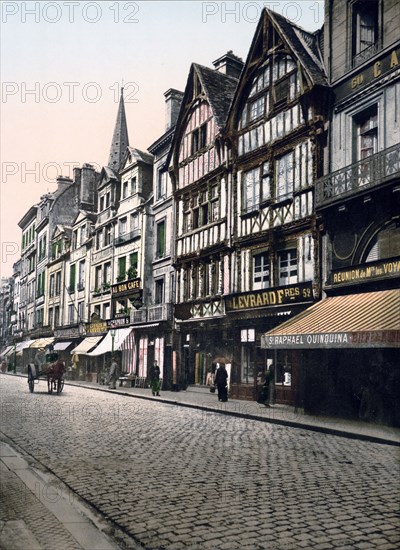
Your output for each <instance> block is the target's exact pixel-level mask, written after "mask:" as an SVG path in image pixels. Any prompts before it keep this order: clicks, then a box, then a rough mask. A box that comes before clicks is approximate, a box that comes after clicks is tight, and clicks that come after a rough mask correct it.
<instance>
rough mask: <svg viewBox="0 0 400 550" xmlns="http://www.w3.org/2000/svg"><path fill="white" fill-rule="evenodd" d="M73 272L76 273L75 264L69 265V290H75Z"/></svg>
mask: <svg viewBox="0 0 400 550" xmlns="http://www.w3.org/2000/svg"><path fill="white" fill-rule="evenodd" d="M75 273H76V264H72V265H70V266H69V288H68V291H69V292H75Z"/></svg>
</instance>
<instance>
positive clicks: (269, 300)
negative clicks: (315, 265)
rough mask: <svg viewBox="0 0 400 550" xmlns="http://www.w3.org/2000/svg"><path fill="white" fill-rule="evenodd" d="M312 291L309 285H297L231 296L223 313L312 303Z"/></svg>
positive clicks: (228, 297)
mask: <svg viewBox="0 0 400 550" xmlns="http://www.w3.org/2000/svg"><path fill="white" fill-rule="evenodd" d="M313 301H314V296H313V290H312V284H311V283H299V284H297V285H288V286H280V287H276V288H266V289H265V290H254V291H253V292H243V293H242V294H233V295H231V296H227V297H226V298H225V311H226V312H229V311H238V310H242V309H253V308H260V307H271V306H281V305H286V304H294V303H299V302H302V303H304V302H313Z"/></svg>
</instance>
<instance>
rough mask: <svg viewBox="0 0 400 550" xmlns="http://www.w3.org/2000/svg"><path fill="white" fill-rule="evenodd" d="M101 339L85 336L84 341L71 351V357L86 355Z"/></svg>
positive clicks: (100, 337)
mask: <svg viewBox="0 0 400 550" xmlns="http://www.w3.org/2000/svg"><path fill="white" fill-rule="evenodd" d="M102 338H103V337H102V336H87V337H86V338H85V339H84V340H82V342H81V343H80V344H78V345H77V346H76V348H74V349H73V350H72V351H71V355H75V354H77V355H80V354H85V353H87V352H88V351H90V350H91V349H93V348H94V347H95V346H97V344H98V343H99V342H100V340H101V339H102Z"/></svg>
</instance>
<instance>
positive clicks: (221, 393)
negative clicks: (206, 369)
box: [214, 363, 228, 402]
mask: <svg viewBox="0 0 400 550" xmlns="http://www.w3.org/2000/svg"><path fill="white" fill-rule="evenodd" d="M214 384H215V385H216V386H217V390H218V401H224V402H225V401H228V373H227V372H226V368H225V365H224V364H223V363H222V364H220V366H219V368H218V369H217V372H216V374H215V379H214Z"/></svg>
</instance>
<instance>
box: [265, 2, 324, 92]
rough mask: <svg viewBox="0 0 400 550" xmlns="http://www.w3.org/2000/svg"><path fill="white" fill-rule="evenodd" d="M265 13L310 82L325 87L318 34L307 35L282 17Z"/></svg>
mask: <svg viewBox="0 0 400 550" xmlns="http://www.w3.org/2000/svg"><path fill="white" fill-rule="evenodd" d="M265 11H266V13H267V14H268V15H269V17H270V18H271V20H272V21H274V22H275V24H276V26H277V27H278V29H279V30H280V31H281V34H282V35H283V37H284V38H285V39H286V41H287V42H288V44H289V46H291V49H292V50H293V53H294V54H295V55H296V56H297V57H298V59H299V61H300V62H301V64H302V66H303V69H305V71H306V72H307V74H308V76H309V77H310V78H311V80H312V82H313V83H314V84H319V85H321V86H327V85H328V80H327V78H326V74H325V68H324V64H323V62H322V55H321V51H320V49H319V35H318V32H316V33H309V32H307V31H305V30H304V29H302V28H301V27H299V26H298V25H294V24H293V23H291V22H290V21H288V20H287V19H286V18H285V17H283V16H282V15H280V14H278V13H275V12H273V11H271V10H268V9H265Z"/></svg>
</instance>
